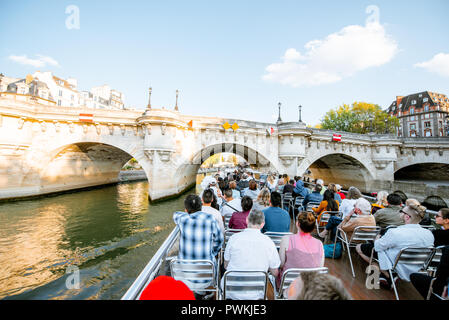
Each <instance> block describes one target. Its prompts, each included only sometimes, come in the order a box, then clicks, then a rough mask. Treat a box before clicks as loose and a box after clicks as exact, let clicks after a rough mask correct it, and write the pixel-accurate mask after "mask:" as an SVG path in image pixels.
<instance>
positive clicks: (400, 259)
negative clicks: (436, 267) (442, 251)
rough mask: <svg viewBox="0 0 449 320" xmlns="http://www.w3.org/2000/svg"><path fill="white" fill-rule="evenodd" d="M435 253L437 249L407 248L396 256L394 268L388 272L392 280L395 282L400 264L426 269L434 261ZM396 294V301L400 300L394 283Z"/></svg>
mask: <svg viewBox="0 0 449 320" xmlns="http://www.w3.org/2000/svg"><path fill="white" fill-rule="evenodd" d="M434 253H435V248H434V247H433V246H432V247H405V248H402V249H401V251H399V253H398V254H397V256H396V259H395V261H394V264H393V267H392V268H391V269H389V270H388V273H389V274H390V279H392V280H393V278H394V277H393V271H395V272H396V267H397V265H398V264H399V263H401V264H414V265H421V266H422V268H424V267H425V266H426V265H427V264H428V261H429V260H431V259H432V257H433V254H434ZM392 285H393V290H394V294H395V296H396V300H399V295H398V290H397V289H396V284H395V283H394V281H392Z"/></svg>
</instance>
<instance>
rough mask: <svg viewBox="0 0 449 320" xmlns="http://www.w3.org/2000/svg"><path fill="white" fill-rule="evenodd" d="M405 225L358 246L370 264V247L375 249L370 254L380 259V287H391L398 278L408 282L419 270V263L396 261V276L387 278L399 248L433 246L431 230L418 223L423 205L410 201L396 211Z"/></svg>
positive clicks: (421, 216)
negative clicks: (371, 241) (372, 241)
mask: <svg viewBox="0 0 449 320" xmlns="http://www.w3.org/2000/svg"><path fill="white" fill-rule="evenodd" d="M399 213H400V216H401V219H402V220H403V221H404V224H403V225H401V226H398V227H396V228H393V229H391V230H389V231H388V232H387V233H385V235H383V236H382V237H380V236H378V238H377V239H376V241H374V244H372V243H366V244H361V245H357V247H356V251H357V252H358V253H359V255H360V256H361V257H362V259H364V260H365V261H366V262H368V263H369V261H370V256H371V250H372V249H373V248H374V253H373V256H374V258H376V259H378V261H379V269H380V270H381V272H382V275H381V277H380V278H379V282H380V285H381V286H382V287H383V288H391V287H392V281H395V282H396V281H397V280H398V279H399V278H400V279H403V280H405V281H410V274H412V273H414V272H418V271H419V268H420V267H421V266H418V265H412V264H401V263H400V264H398V265H397V266H396V271H397V277H395V278H394V279H390V277H389V274H388V270H389V269H391V268H392V267H393V262H394V261H395V259H396V256H397V255H398V253H399V252H400V251H401V249H403V248H406V247H432V246H433V242H434V237H433V234H432V232H431V231H429V230H427V229H425V228H422V227H421V226H420V225H419V222H420V221H421V219H422V218H423V217H424V216H425V213H426V207H424V206H421V205H418V204H410V205H408V206H405V207H404V208H402V209H400V210H399Z"/></svg>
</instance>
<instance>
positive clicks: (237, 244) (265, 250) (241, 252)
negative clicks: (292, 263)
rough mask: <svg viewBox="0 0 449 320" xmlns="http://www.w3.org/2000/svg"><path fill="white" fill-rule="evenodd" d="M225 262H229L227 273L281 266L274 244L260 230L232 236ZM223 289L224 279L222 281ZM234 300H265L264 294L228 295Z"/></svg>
mask: <svg viewBox="0 0 449 320" xmlns="http://www.w3.org/2000/svg"><path fill="white" fill-rule="evenodd" d="M224 260H225V261H229V263H228V265H227V268H226V271H229V270H240V271H245V270H251V271H268V270H269V269H277V268H279V266H280V264H281V259H280V258H279V253H278V251H277V249H276V246H275V245H274V242H273V241H272V240H271V239H270V238H269V237H268V236H266V235H264V234H262V233H261V232H260V230H259V229H254V228H247V229H245V230H243V231H242V232H239V233H236V234H234V235H232V236H231V237H230V238H229V240H228V243H227V245H226V249H225V253H224ZM222 287H223V279H222ZM226 298H230V299H233V300H258V299H263V292H261V293H257V292H249V293H248V292H239V293H229V294H226Z"/></svg>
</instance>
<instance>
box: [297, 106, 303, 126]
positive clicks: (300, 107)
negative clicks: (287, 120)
mask: <svg viewBox="0 0 449 320" xmlns="http://www.w3.org/2000/svg"><path fill="white" fill-rule="evenodd" d="M298 108H299V122H302V120H301V109H302V106H301V105H299V106H298Z"/></svg>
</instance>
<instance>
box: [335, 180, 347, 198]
mask: <svg viewBox="0 0 449 320" xmlns="http://www.w3.org/2000/svg"><path fill="white" fill-rule="evenodd" d="M335 188H336V189H337V193H338V194H339V195H340V198H341V200H342V201H343V200H344V199H345V198H346V196H345V194H344V193H343V192H341V185H339V184H336V185H335Z"/></svg>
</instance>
